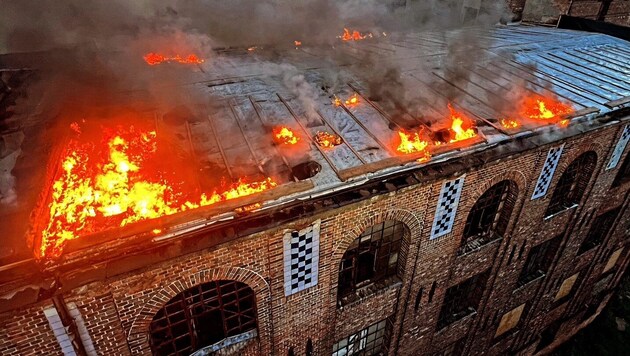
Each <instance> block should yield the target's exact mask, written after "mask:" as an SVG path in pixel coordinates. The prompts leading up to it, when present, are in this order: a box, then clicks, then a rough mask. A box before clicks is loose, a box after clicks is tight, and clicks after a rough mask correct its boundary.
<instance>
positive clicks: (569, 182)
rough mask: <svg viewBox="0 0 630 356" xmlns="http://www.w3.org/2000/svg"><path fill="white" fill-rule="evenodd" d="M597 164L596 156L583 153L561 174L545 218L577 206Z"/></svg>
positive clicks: (591, 153)
mask: <svg viewBox="0 0 630 356" xmlns="http://www.w3.org/2000/svg"><path fill="white" fill-rule="evenodd" d="M596 164H597V154H596V153H595V152H593V151H588V152H586V153H583V154H582V155H580V156H579V157H578V158H576V159H575V160H574V161H573V162H571V164H570V165H569V166H568V167H567V169H566V170H565V171H564V173H562V176H560V179H559V180H558V184H556V188H555V189H554V191H553V195H552V196H551V200H550V202H549V206H548V207H547V211H546V212H545V216H551V215H553V214H556V213H558V212H560V211H562V210H564V209H568V208H571V207H573V206H575V205H577V204H579V202H580V200H582V196H583V195H584V191H586V186H587V185H588V182H589V180H590V179H591V175H592V174H593V171H594V170H595V165H596Z"/></svg>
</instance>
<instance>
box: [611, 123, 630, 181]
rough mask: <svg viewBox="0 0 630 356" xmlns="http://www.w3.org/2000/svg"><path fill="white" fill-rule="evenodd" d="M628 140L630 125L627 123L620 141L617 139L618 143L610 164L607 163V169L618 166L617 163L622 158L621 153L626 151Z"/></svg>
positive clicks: (629, 138)
mask: <svg viewBox="0 0 630 356" xmlns="http://www.w3.org/2000/svg"><path fill="white" fill-rule="evenodd" d="M628 140H630V125H626V127H624V129H623V132H622V133H621V137H619V141H617V145H616V146H615V150H614V151H613V153H612V156H610V161H608V164H607V165H606V170H609V169H613V168H615V167H617V164H618V163H619V160H620V159H621V155H623V151H625V149H626V146H627V145H628Z"/></svg>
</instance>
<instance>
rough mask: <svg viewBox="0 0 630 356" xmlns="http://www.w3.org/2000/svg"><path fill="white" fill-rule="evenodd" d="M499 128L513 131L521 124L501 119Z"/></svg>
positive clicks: (512, 120)
mask: <svg viewBox="0 0 630 356" xmlns="http://www.w3.org/2000/svg"><path fill="white" fill-rule="evenodd" d="M501 126H503V127H504V128H506V129H515V128H518V127H519V126H521V124H520V123H519V122H518V121H516V120H514V119H501Z"/></svg>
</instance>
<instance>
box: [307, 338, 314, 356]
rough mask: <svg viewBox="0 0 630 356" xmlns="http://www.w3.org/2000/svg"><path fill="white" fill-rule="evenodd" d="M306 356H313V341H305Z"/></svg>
mask: <svg viewBox="0 0 630 356" xmlns="http://www.w3.org/2000/svg"><path fill="white" fill-rule="evenodd" d="M306 356H313V340H311V339H308V340H307V341H306Z"/></svg>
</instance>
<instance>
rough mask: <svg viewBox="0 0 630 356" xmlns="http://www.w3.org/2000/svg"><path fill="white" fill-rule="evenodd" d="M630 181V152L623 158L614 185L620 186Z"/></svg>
mask: <svg viewBox="0 0 630 356" xmlns="http://www.w3.org/2000/svg"><path fill="white" fill-rule="evenodd" d="M629 181H630V153H628V154H627V155H626V159H624V160H623V163H622V164H621V167H619V171H618V172H617V175H616V176H615V180H614V181H613V184H612V186H613V187H618V186H620V185H622V184H624V183H627V182H629Z"/></svg>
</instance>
